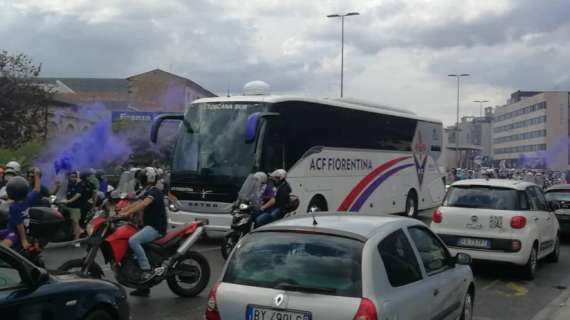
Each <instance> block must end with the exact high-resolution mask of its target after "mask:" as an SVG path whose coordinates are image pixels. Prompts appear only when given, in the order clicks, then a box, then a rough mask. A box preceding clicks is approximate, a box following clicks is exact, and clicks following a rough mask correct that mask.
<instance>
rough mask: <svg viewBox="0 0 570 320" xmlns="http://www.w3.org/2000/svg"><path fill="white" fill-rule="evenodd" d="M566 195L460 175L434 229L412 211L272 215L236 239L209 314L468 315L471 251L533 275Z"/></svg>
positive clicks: (552, 240) (548, 255)
mask: <svg viewBox="0 0 570 320" xmlns="http://www.w3.org/2000/svg"><path fill="white" fill-rule="evenodd" d="M569 190H570V188H569ZM565 192H566V191H557V192H556V193H555V192H551V191H547V196H545V194H544V192H543V191H542V189H541V188H539V187H538V186H536V185H535V184H533V183H528V182H524V181H511V180H498V179H473V180H464V181H459V182H456V183H454V184H452V185H451V186H450V188H449V190H448V192H447V195H446V197H445V201H444V202H443V204H442V205H441V206H440V207H439V208H437V210H435V212H434V213H433V216H432V223H431V229H430V228H427V227H426V226H425V225H424V224H423V223H421V222H418V221H416V220H413V219H409V218H400V217H394V216H387V217H378V216H370V215H352V214H351V215H348V216H347V215H346V213H327V214H319V215H315V216H313V217H312V216H303V217H296V218H290V219H287V220H283V221H279V222H276V223H274V224H271V225H268V226H265V227H262V228H259V229H257V230H255V231H253V232H252V233H251V234H250V235H248V236H246V237H245V238H243V239H242V240H241V241H240V242H239V243H238V245H237V246H236V249H234V251H233V252H232V253H231V254H230V256H229V258H228V262H227V264H226V266H225V268H224V271H223V273H222V276H221V278H220V282H219V283H217V284H216V285H215V286H214V287H213V288H212V290H211V292H210V295H209V299H208V306H207V310H206V316H205V318H206V319H216V320H217V319H242V318H243V315H244V314H245V318H246V319H264V320H266V319H299V320H300V319H323V318H324V319H351V318H352V319H393V318H397V319H472V317H473V303H474V299H475V291H476V290H475V284H474V280H473V275H472V272H471V269H470V267H469V266H468V265H469V264H470V262H471V258H473V259H477V260H486V261H495V262H501V263H508V264H512V265H516V266H517V268H520V270H521V272H522V274H523V275H524V276H525V277H526V278H528V279H532V278H534V277H535V276H536V269H537V265H538V261H539V260H540V259H547V260H549V261H552V262H556V261H558V257H559V254H560V239H559V235H560V224H559V223H558V220H557V219H556V217H557V216H558V217H559V218H560V216H561V215H566V214H569V213H570V191H569V192H568V193H565ZM549 193H550V195H548V194H549ZM560 194H562V195H560ZM562 196H563V197H562ZM566 210H568V212H567V211H566ZM555 212H556V215H555ZM569 216H570V215H569ZM410 301H414V304H413V307H410Z"/></svg>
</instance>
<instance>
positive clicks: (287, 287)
mask: <svg viewBox="0 0 570 320" xmlns="http://www.w3.org/2000/svg"><path fill="white" fill-rule="evenodd" d="M275 289H283V290H289V291H298V292H307V293H336V289H332V288H319V287H306V286H301V285H297V284H290V283H280V284H278V285H277V286H275Z"/></svg>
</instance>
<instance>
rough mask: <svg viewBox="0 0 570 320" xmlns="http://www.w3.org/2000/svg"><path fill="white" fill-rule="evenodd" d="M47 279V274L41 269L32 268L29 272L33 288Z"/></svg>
mask: <svg viewBox="0 0 570 320" xmlns="http://www.w3.org/2000/svg"><path fill="white" fill-rule="evenodd" d="M48 278H49V274H48V272H47V271H46V270H44V269H41V268H33V269H32V270H31V271H30V282H31V285H32V287H33V288H37V287H39V286H41V285H42V284H43V283H44V282H46V281H47V280H48Z"/></svg>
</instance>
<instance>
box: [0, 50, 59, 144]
mask: <svg viewBox="0 0 570 320" xmlns="http://www.w3.org/2000/svg"><path fill="white" fill-rule="evenodd" d="M40 71H41V65H34V64H33V63H32V60H31V59H30V58H28V57H27V56H25V55H23V54H16V55H10V54H9V53H8V52H6V51H0V127H1V128H2V129H1V130H0V148H8V149H15V148H20V146H22V145H23V144H25V143H26V142H28V141H31V140H32V139H34V138H37V137H39V136H41V135H42V134H43V133H45V129H46V121H45V119H46V113H47V107H48V104H49V103H50V101H51V99H52V96H53V94H52V92H50V91H49V90H47V89H46V88H45V87H43V86H41V85H39V82H38V80H37V77H38V75H39V74H40Z"/></svg>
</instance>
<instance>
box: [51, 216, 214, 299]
mask: <svg viewBox="0 0 570 320" xmlns="http://www.w3.org/2000/svg"><path fill="white" fill-rule="evenodd" d="M206 224H207V221H206V222H205V221H195V222H193V223H191V224H188V225H185V226H182V227H179V228H177V229H174V230H171V231H169V232H168V233H167V234H166V235H165V236H163V237H162V238H159V239H157V240H155V241H153V242H150V243H146V244H144V245H143V247H144V249H145V252H146V255H147V257H148V259H149V262H150V264H151V267H152V268H153V269H154V270H155V271H157V275H156V276H155V277H154V278H152V279H151V280H149V281H147V282H143V281H141V275H142V272H143V271H142V270H141V269H140V267H139V265H138V262H137V260H136V258H135V255H134V253H133V252H132V250H131V249H130V247H129V238H130V237H131V236H133V235H134V234H135V233H136V232H137V231H138V230H139V227H138V225H136V224H134V223H132V222H130V221H128V219H125V218H123V217H118V216H111V215H110V214H109V213H108V212H106V213H105V214H98V215H97V216H96V217H94V218H93V220H92V221H91V222H90V223H89V225H88V227H87V232H88V234H89V238H88V240H87V255H86V257H85V258H81V259H74V260H70V261H67V262H65V263H64V264H63V265H61V266H60V267H59V268H58V270H59V271H65V272H73V271H76V272H78V274H79V275H81V276H85V277H91V278H101V277H102V276H103V275H104V273H103V270H102V269H101V266H99V264H98V263H97V262H96V261H95V257H96V256H97V252H98V251H99V250H101V253H102V254H103V257H104V259H105V263H107V264H109V265H110V266H111V270H112V271H113V272H114V275H115V279H116V280H117V282H119V283H120V284H122V285H124V286H125V287H129V288H151V287H153V286H156V285H157V284H159V283H160V282H162V281H163V280H166V282H167V284H168V287H169V288H170V290H172V292H174V293H175V294H177V295H179V296H181V297H192V296H195V295H197V294H199V293H200V292H201V291H202V290H204V288H205V287H206V286H207V285H208V282H209V280H210V266H209V264H208V261H207V260H206V258H205V257H204V256H203V255H202V254H200V253H198V252H195V251H190V248H191V247H192V245H193V244H194V243H195V242H196V241H197V240H198V239H199V238H200V236H201V235H202V234H203V233H204V227H205V225H206Z"/></svg>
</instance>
